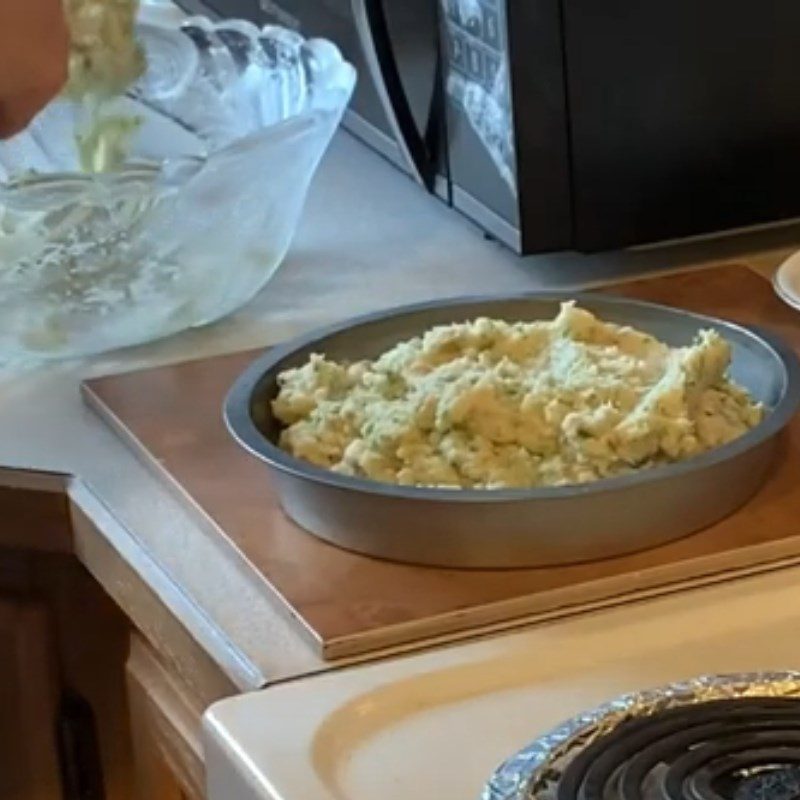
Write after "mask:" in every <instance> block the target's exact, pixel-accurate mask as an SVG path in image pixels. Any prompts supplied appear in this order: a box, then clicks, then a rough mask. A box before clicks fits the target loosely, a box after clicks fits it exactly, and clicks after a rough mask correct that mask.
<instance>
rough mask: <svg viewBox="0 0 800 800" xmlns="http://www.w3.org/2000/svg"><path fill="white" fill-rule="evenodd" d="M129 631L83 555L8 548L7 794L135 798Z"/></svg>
mask: <svg viewBox="0 0 800 800" xmlns="http://www.w3.org/2000/svg"><path fill="white" fill-rule="evenodd" d="M128 635H129V625H128V623H127V620H126V619H125V617H124V615H123V614H122V613H121V612H120V611H119V609H117V607H116V606H115V605H114V604H113V603H112V602H111V600H110V599H109V598H108V596H107V595H106V594H105V593H104V592H103V591H102V589H100V587H99V586H98V585H97V584H96V583H95V582H94V580H93V579H92V578H91V576H90V575H89V574H88V573H87V572H86V571H85V570H84V569H83V567H82V566H81V565H80V564H79V563H78V562H77V560H76V559H75V558H74V557H72V556H67V555H60V554H46V553H41V552H29V553H24V552H16V551H8V550H2V549H0V798H2V800H63V798H69V799H70V800H71V799H72V798H84V797H92V798H95V797H98V798H99V797H103V798H104V800H133V797H132V792H131V789H130V787H131V785H132V783H133V780H132V778H133V761H132V758H131V737H130V725H129V716H128V709H127V696H126V691H125V672H124V665H125V659H126V656H127V648H128ZM98 792H101V793H102V794H98ZM153 800H158V798H157V797H154V798H153Z"/></svg>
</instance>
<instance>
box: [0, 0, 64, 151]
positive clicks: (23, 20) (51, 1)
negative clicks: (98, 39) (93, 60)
mask: <svg viewBox="0 0 800 800" xmlns="http://www.w3.org/2000/svg"><path fill="white" fill-rule="evenodd" d="M68 64H69V32H68V30H67V23H66V19H65V15H64V8H63V0H0V139H2V138H6V137H9V136H13V135H14V134H15V133H19V132H20V131H21V130H23V129H24V128H25V127H27V125H28V123H29V122H30V121H31V120H32V119H33V117H35V116H36V114H37V113H38V112H39V111H41V109H42V108H43V107H44V106H46V105H47V103H49V102H50V100H52V99H53V98H54V97H55V96H56V95H57V94H58V93H59V92H60V91H61V89H62V88H63V86H64V84H65V83H66V80H67V70H68Z"/></svg>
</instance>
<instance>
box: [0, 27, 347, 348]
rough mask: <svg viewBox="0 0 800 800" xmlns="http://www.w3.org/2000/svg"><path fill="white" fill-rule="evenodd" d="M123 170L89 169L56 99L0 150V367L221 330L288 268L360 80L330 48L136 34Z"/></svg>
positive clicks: (234, 33)
mask: <svg viewBox="0 0 800 800" xmlns="http://www.w3.org/2000/svg"><path fill="white" fill-rule="evenodd" d="M139 38H140V41H141V43H142V45H143V47H144V49H145V52H146V53H147V56H148V69H147V72H146V74H145V75H144V76H143V78H142V79H141V80H140V81H139V82H138V83H137V84H136V85H135V86H134V87H133V88H132V89H131V90H130V91H129V92H128V93H127V95H126V96H125V97H124V98H119V99H118V100H116V101H114V103H113V104H112V106H110V107H108V108H105V109H104V110H103V111H102V113H103V114H105V115H116V114H122V115H126V116H128V117H130V115H135V117H136V118H137V119H138V120H139V124H138V127H137V128H136V130H135V132H134V134H133V136H132V139H131V142H130V149H129V151H128V156H127V158H126V160H125V162H124V164H123V165H122V166H121V167H120V168H119V169H117V170H115V171H113V172H106V173H100V174H88V173H85V172H82V171H80V169H79V166H78V164H79V155H78V147H77V144H76V138H75V133H76V131H81V130H85V129H86V126H87V124H88V121H89V119H88V118H89V111H87V109H86V108H85V107H84V106H83V105H78V104H75V103H73V102H71V101H69V100H67V99H64V98H60V99H58V100H57V101H55V102H54V103H52V104H51V105H50V106H48V107H47V108H46V109H45V110H44V111H43V112H42V113H41V114H40V115H39V117H37V119H36V120H35V121H34V122H33V123H32V125H31V126H30V127H29V128H28V130H26V131H25V132H24V133H22V134H20V135H19V136H17V137H15V138H13V139H11V140H8V141H6V142H0V362H1V361H3V360H8V359H11V360H18V359H26V358H27V359H30V358H31V357H33V358H56V357H64V356H75V355H83V354H88V353H95V352H99V351H103V350H109V349H112V348H117V347H121V346H125V345H131V344H135V343H139V342H144V341H148V340H151V339H154V338H158V337H161V336H165V335H167V334H171V333H175V332H177V331H179V330H182V329H185V328H187V327H192V326H197V325H203V324H206V323H208V322H211V321H213V320H216V319H218V318H220V317H222V316H223V315H225V314H228V313H230V312H231V311H233V310H235V309H236V308H238V307H239V306H241V305H242V304H243V303H245V302H246V301H248V300H249V299H250V298H251V297H252V296H253V295H254V294H255V293H256V292H258V291H259V289H261V288H262V287H263V286H264V284H265V282H266V281H267V280H268V279H269V277H270V276H271V275H272V274H273V272H274V271H275V269H276V268H277V267H278V265H279V264H280V262H281V260H282V259H283V257H284V255H285V253H286V251H287V249H288V247H289V244H290V242H291V239H292V236H293V234H294V231H295V228H296V226H297V222H298V218H299V216H300V213H301V210H302V206H303V203H304V200H305V196H306V192H307V189H308V186H309V183H310V181H311V179H312V176H313V174H314V172H315V170H316V168H317V165H318V164H319V161H320V158H321V157H322V154H323V153H324V151H325V148H326V147H327V145H328V144H329V142H330V140H331V137H332V136H333V133H334V132H335V130H336V128H337V126H338V124H339V122H340V120H341V116H342V112H343V111H344V108H345V106H346V104H347V102H348V100H349V98H350V95H351V93H352V89H353V85H354V82H355V72H354V70H353V68H352V67H351V66H350V65H349V64H348V63H346V62H345V61H344V60H343V59H342V57H341V55H340V53H339V51H338V50H337V49H336V47H335V46H334V45H332V44H331V43H330V42H326V41H323V40H305V39H303V38H302V37H301V36H300V35H298V34H296V33H294V32H292V31H289V30H286V29H283V28H278V27H271V26H270V27H266V28H263V29H260V30H259V29H258V28H256V27H255V26H253V25H251V24H250V23H247V22H243V21H239V20H236V21H228V22H224V23H220V24H212V23H211V22H209V21H208V20H207V19H204V18H199V17H197V18H191V19H189V20H186V21H185V22H184V23H182V24H181V25H180V26H179V27H178V26H173V27H167V26H163V25H153V24H144V23H142V24H140V26H139Z"/></svg>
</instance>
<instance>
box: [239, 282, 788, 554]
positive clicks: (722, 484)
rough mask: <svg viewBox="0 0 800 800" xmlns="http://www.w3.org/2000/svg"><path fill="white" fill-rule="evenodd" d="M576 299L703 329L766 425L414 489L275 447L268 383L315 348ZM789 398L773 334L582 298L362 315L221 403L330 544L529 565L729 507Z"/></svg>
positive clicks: (468, 301) (289, 498)
mask: <svg viewBox="0 0 800 800" xmlns="http://www.w3.org/2000/svg"><path fill="white" fill-rule="evenodd" d="M564 300H575V301H576V302H577V303H578V304H579V305H580V306H581V307H583V308H586V309H588V310H589V311H591V312H593V313H594V314H596V315H597V316H599V317H600V318H602V319H603V320H605V321H608V322H614V323H618V324H622V325H630V326H633V327H635V328H637V329H639V330H642V331H646V332H648V333H650V334H652V335H653V336H656V337H657V338H658V339H660V340H661V341H663V342H666V343H668V344H670V345H672V346H684V345H688V344H690V343H691V342H692V340H693V339H694V337H695V335H696V334H697V332H698V331H699V330H700V329H702V328H713V329H716V330H718V331H719V332H720V333H721V334H722V335H723V336H724V337H725V338H726V339H727V340H728V342H730V343H731V345H732V350H733V360H732V365H731V375H732V377H733V378H734V380H736V381H737V382H738V383H739V384H740V385H742V386H744V387H745V388H746V389H747V390H749V391H750V393H751V394H752V395H753V396H754V397H755V398H756V399H758V400H760V401H761V402H763V403H764V405H765V406H766V408H767V414H766V416H765V419H764V421H763V422H762V423H761V424H759V425H758V426H757V427H756V428H754V429H753V430H751V431H750V432H748V433H747V434H746V435H744V436H742V437H741V438H739V439H737V440H736V441H734V442H731V443H730V444H727V445H725V446H723V447H720V448H717V449H715V450H712V451H709V452H708V453H705V454H703V455H700V456H697V457H695V458H692V459H689V460H687V461H683V462H680V463H677V464H671V465H667V466H658V467H653V468H649V469H642V470H639V471H637V472H633V473H631V474H628V475H624V476H620V477H615V478H609V479H605V480H600V481H596V482H594V483H588V484H582V485H578V486H566V487H545V488H535V489H512V490H460V489H422V488H414V487H405V486H395V485H391V484H384V483H379V482H376V481H370V480H363V479H359V478H352V477H349V476H344V475H338V474H336V473H333V472H330V471H328V470H324V469H321V468H318V467H315V466H313V465H311V464H308V463H306V462H304V461H301V460H299V459H297V458H294V457H293V456H291V455H289V454H288V453H286V452H284V451H283V450H281V449H280V448H279V447H278V446H277V445H276V441H277V437H278V435H279V432H280V423H279V422H278V421H277V420H276V419H275V418H274V417H273V415H272V410H271V402H270V401H271V400H272V399H273V398H274V397H275V396H276V394H277V391H278V381H277V379H278V375H279V374H280V373H281V372H283V371H284V370H286V369H289V368H291V367H297V366H300V365H301V364H303V363H304V362H305V361H306V360H307V359H308V357H309V356H310V355H311V354H312V353H324V354H325V355H327V356H328V357H330V358H333V359H338V360H348V361H352V360H358V359H363V358H372V357H375V356H377V355H378V354H380V353H382V352H383V351H385V350H386V349H388V348H390V347H391V346H393V345H394V344H396V343H397V342H400V341H402V340H404V339H409V338H411V337H413V336H416V335H419V334H420V333H422V332H424V331H425V330H427V329H428V328H430V327H432V326H434V325H439V324H448V323H453V322H463V321H467V320H471V319H474V318H476V317H481V316H485V317H494V318H498V319H505V320H521V321H534V320H541V319H552V318H553V317H554V316H555V315H556V313H557V312H558V308H559V305H560V303H561V302H563V301H564ZM798 404H800V364H798V359H797V356H796V355H795V353H794V352H793V351H792V350H791V349H790V348H789V347H788V346H787V345H785V344H784V343H783V342H782V341H780V340H779V339H778V338H776V337H774V336H772V335H771V334H769V333H766V332H764V331H761V330H754V329H749V328H745V327H742V326H740V325H735V324H732V323H729V322H725V321H723V320H719V319H713V318H711V317H706V316H702V315H698V314H692V313H689V312H686V311H681V310H678V309H674V308H668V307H665V306H658V305H653V304H650V303H643V302H639V301H634V300H628V299H623V298H616V297H612V296H608V295H601V294H591V293H563V292H558V293H555V292H552V293H537V294H531V295H523V296H519V295H517V296H514V297H488V298H487V297H478V298H461V299H456V300H449V301H441V302H433V303H426V304H421V305H415V306H408V307H404V308H400V309H395V310H392V311H387V312H383V313H377V314H371V315H368V316H364V317H360V318H358V319H356V320H353V321H350V322H348V323H346V324H340V325H336V326H333V327H329V328H326V329H324V330H321V331H316V332H314V333H311V334H308V335H306V336H303V337H302V338H300V339H297V340H295V341H293V342H291V343H289V344H287V345H284V346H281V347H277V348H275V349H273V350H271V351H269V352H267V353H266V354H265V355H263V356H262V357H261V358H259V359H257V360H256V361H255V362H254V363H253V364H252V365H251V366H250V367H249V368H248V369H247V370H246V371H245V372H244V373H243V374H242V375H241V377H239V379H238V380H237V381H236V382H235V384H234V386H233V387H232V389H231V391H230V393H229V395H228V397H227V399H226V401H225V408H224V415H225V420H226V423H227V425H228V428H229V430H230V431H231V433H232V434H233V436H234V437H235V438H236V439H237V440H238V441H239V442H240V444H242V445H243V446H244V447H245V448H246V449H247V450H249V451H250V452H251V453H253V454H254V455H256V456H257V457H258V458H260V459H261V460H262V461H264V463H265V464H266V466H267V467H268V469H269V470H270V472H271V482H272V485H273V487H274V489H275V490H276V491H277V493H278V496H279V499H280V503H281V505H282V507H283V509H284V511H285V512H286V514H288V515H289V517H291V518H292V519H293V520H294V521H295V522H297V523H298V524H299V525H300V526H301V527H303V528H305V529H306V530H308V531H310V532H311V533H313V534H315V535H316V536H318V537H320V538H322V539H324V540H326V541H328V542H331V543H332V544H335V545H337V546H339V547H343V548H346V549H348V550H353V551H356V552H359V553H364V554H366V555H370V556H375V557H379V558H385V559H390V560H393V561H402V562H408V563H414V564H427V565H432V566H445V567H466V568H505V567H526V566H527V567H531V566H547V565H554V564H566V563H574V562H580V561H589V560H595V559H601V558H609V557H612V556H618V555H622V554H625V553H630V552H634V551H638V550H644V549H647V548H651V547H654V546H656V545H659V544H663V543H665V542H668V541H671V540H674V539H677V538H680V537H682V536H685V535H687V534H689V533H692V532H694V531H697V530H700V529H702V528H705V527H707V526H709V525H711V524H713V523H715V522H717V521H719V520H720V519H722V518H724V517H726V516H727V515H729V514H731V513H733V512H734V511H736V510H737V509H738V508H739V507H740V506H742V505H743V504H744V503H745V502H746V501H747V500H748V499H750V497H751V496H752V495H753V494H754V493H755V492H756V491H757V490H758V489H759V488H760V487H761V485H762V484H763V482H764V480H765V479H766V477H767V474H768V472H769V469H770V466H771V464H772V462H773V460H774V458H775V455H776V452H777V444H778V434H779V432H780V431H781V430H782V429H783V428H784V427H785V426H786V425H787V423H788V422H789V420H790V419H791V418H792V416H793V415H794V414H795V412H796V411H797V408H798Z"/></svg>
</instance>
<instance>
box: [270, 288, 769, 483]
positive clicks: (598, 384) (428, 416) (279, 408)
mask: <svg viewBox="0 0 800 800" xmlns="http://www.w3.org/2000/svg"><path fill="white" fill-rule="evenodd" d="M730 359H731V350H730V345H729V344H728V343H727V342H726V341H725V340H724V339H723V338H722V337H721V336H720V335H719V334H718V333H716V332H715V331H712V330H704V331H701V332H700V333H699V334H698V336H697V339H696V341H695V342H694V344H692V346H691V347H683V348H670V347H669V346H667V345H665V344H663V343H661V342H659V341H657V340H656V339H654V338H653V337H651V336H649V335H647V334H645V333H641V332H639V331H636V330H634V329H632V328H627V327H620V326H617V325H612V324H609V323H605V322H602V321H601V320H599V319H597V318H596V317H595V316H593V315H592V314H590V313H589V312H587V311H585V310H582V309H580V308H578V307H576V306H575V305H574V304H573V303H565V304H563V305H562V307H561V310H560V313H559V314H558V316H557V317H556V318H555V319H553V320H551V321H542V322H533V323H523V322H502V321H499V320H493V319H477V320H475V321H473V322H467V323H463V324H454V325H446V326H439V327H436V328H433V329H432V330H430V331H428V332H427V333H425V334H424V335H423V336H421V337H418V338H414V339H411V340H410V341H405V342H401V343H400V344H398V345H396V346H395V347H393V348H392V349H391V350H389V351H387V352H386V353H384V354H383V355H381V356H380V357H379V358H377V359H376V360H374V361H362V362H358V363H353V364H342V363H336V362H334V361H330V360H328V359H326V358H325V357H324V356H322V355H313V356H312V357H311V358H310V360H309V361H308V362H307V363H306V364H305V365H303V366H301V367H299V368H298V369H292V370H288V371H286V372H284V373H282V374H281V375H280V378H279V384H280V391H279V393H278V396H277V398H276V399H275V400H274V401H273V412H274V414H275V416H276V417H277V418H278V419H279V420H280V421H281V422H282V423H284V424H285V425H286V427H285V428H284V430H283V431H282V433H281V437H280V446H281V447H282V448H283V449H285V450H287V451H288V452H289V453H291V454H293V455H295V456H297V457H298V458H301V459H305V460H307V461H310V462H311V463H313V464H316V465H318V466H321V467H326V468H328V469H331V470H333V471H335V472H339V473H342V474H345V475H355V476H359V477H364V478H371V479H374V480H378V481H384V482H390V483H399V484H406V485H415V486H438V487H453V488H486V489H495V488H505V487H532V486H559V485H564V484H574V483H585V482H587V481H593V480H597V479H599V478H607V477H610V476H613V475H620V474H623V473H626V472H629V471H631V470H633V469H637V468H641V467H648V466H652V465H655V464H662V463H667V462H674V461H679V460H681V459H686V458H689V457H690V456H694V455H697V454H698V453H702V452H704V451H706V450H710V449H711V448H714V447H718V446H720V445H723V444H725V443H727V442H730V441H731V440H733V439H736V438H737V437H739V436H741V435H742V434H743V433H745V432H746V431H747V430H748V429H750V428H752V427H753V426H755V425H757V424H758V423H759V422H760V421H761V419H762V417H763V414H764V410H763V408H762V406H761V405H760V404H758V403H756V402H754V401H753V400H752V398H751V397H750V396H749V395H748V394H747V393H746V392H745V391H744V390H743V389H741V388H740V387H739V386H737V385H736V384H734V383H733V382H732V381H731V380H729V379H728V378H727V375H726V373H727V369H728V366H729V363H730Z"/></svg>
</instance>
